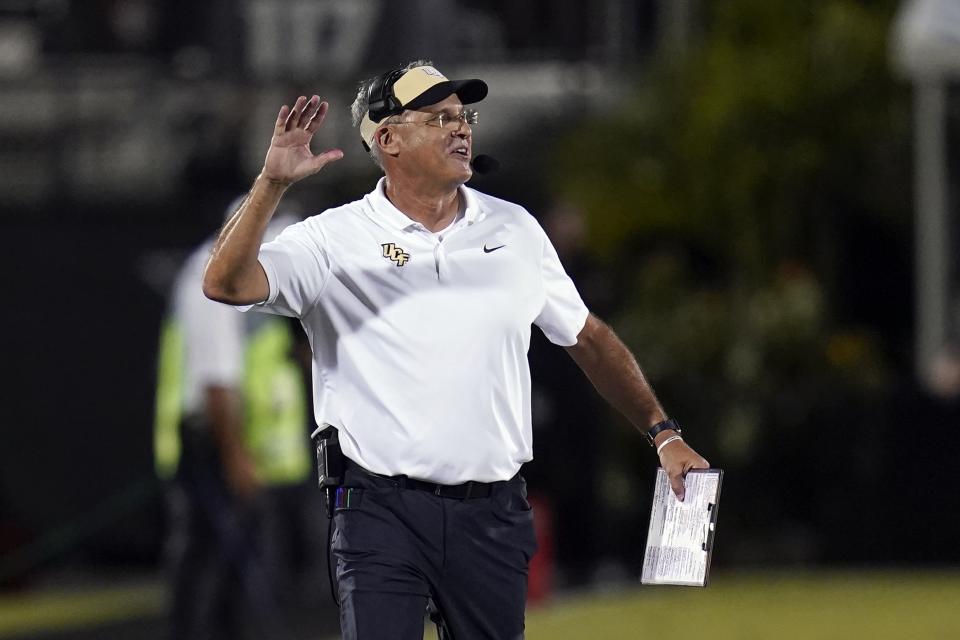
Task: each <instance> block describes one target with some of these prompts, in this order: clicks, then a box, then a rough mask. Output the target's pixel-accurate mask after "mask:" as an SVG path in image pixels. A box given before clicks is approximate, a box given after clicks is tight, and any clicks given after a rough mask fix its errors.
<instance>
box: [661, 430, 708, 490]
mask: <svg viewBox="0 0 960 640" xmlns="http://www.w3.org/2000/svg"><path fill="white" fill-rule="evenodd" d="M673 435H676V434H675V433H674V432H672V431H664V432H663V433H658V434H657V438H656V440H655V441H654V442H655V444H656V445H658V446H659V445H660V444H661V443H662V442H664V441H666V439H667V438H668V437H670V436H673ZM658 441H659V442H658ZM660 465H661V466H662V467H663V470H664V471H666V472H667V477H668V478H669V479H670V486H671V487H672V488H673V492H674V493H675V494H677V499H678V500H680V501H681V502H682V501H683V496H684V493H685V489H684V485H683V478H684V476H686V475H687V471H690V469H709V468H710V463H709V462H707V461H706V459H705V458H704V457H703V456H701V455H700V454H699V453H697V452H696V451H694V450H693V449H691V448H690V447H689V446H688V445H687V443H686V442H684V441H683V440H679V439H678V440H674V441H673V442H671V443H670V444H668V445H667V446H665V447H664V448H663V450H662V451H661V452H660Z"/></svg>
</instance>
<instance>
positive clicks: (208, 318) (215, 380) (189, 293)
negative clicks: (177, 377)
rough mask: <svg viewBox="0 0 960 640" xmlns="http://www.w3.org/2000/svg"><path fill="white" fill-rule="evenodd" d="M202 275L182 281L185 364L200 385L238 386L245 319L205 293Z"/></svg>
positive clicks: (181, 306)
mask: <svg viewBox="0 0 960 640" xmlns="http://www.w3.org/2000/svg"><path fill="white" fill-rule="evenodd" d="M201 274H202V272H201V271H199V270H198V272H197V273H196V274H190V277H188V278H186V279H185V281H184V282H182V283H181V287H182V290H181V295H180V314H179V317H180V321H181V323H182V325H183V330H184V338H185V340H186V344H187V349H186V358H187V362H186V367H187V370H188V371H190V372H191V381H192V382H193V383H194V384H195V385H196V386H197V387H198V388H201V389H202V388H206V387H209V386H223V387H236V386H239V385H240V384H241V379H242V376H243V327H244V325H243V323H244V318H243V316H242V315H240V314H239V313H237V312H236V310H235V309H234V308H233V307H231V306H229V305H226V304H221V303H219V302H214V301H213V300H210V299H208V298H207V297H206V296H204V295H203V292H202V290H201Z"/></svg>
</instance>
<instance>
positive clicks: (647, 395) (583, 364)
mask: <svg viewBox="0 0 960 640" xmlns="http://www.w3.org/2000/svg"><path fill="white" fill-rule="evenodd" d="M567 352H568V353H569V354H570V356H571V357H572V358H573V359H574V361H576V363H577V364H578V365H579V366H580V368H581V369H582V370H583V372H584V373H585V374H586V375H587V377H588V378H589V379H590V382H592V383H593V386H594V387H596V389H597V391H598V392H599V393H600V395H601V396H603V397H604V399H605V400H606V401H607V402H609V403H610V404H611V405H613V407H614V408H616V409H617V410H618V411H620V413H622V414H623V415H624V416H626V417H627V419H628V420H630V422H631V423H632V424H633V425H634V426H635V427H636V428H637V429H638V430H640V431H641V432H643V433H646V432H647V431H648V430H649V429H650V427H651V426H653V425H654V424H656V423H658V422H661V421H663V420H666V419H667V416H666V414H665V413H664V411H663V408H662V407H661V406H660V403H659V401H658V400H657V397H656V395H654V393H653V389H652V388H651V387H650V384H649V383H648V382H647V379H646V377H645V376H644V375H643V371H642V370H641V369H640V365H639V364H637V359H636V358H634V357H633V354H632V353H630V350H629V349H628V348H627V346H626V345H625V344H623V342H622V341H621V340H620V338H618V337H617V335H616V334H615V333H614V332H613V330H612V329H611V328H610V327H608V326H607V325H606V324H605V323H604V322H603V321H602V320H600V319H599V318H597V317H596V316H594V315H593V314H590V316H588V317H587V322H586V324H585V325H584V327H583V329H582V330H581V331H580V334H579V335H578V336H577V344H575V345H573V346H572V347H567Z"/></svg>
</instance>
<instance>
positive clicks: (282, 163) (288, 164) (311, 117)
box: [261, 96, 343, 185]
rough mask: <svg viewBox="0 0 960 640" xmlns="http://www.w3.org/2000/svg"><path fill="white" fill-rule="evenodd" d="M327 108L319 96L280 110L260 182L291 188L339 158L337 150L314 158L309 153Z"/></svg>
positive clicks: (300, 99)
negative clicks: (262, 179) (262, 178)
mask: <svg viewBox="0 0 960 640" xmlns="http://www.w3.org/2000/svg"><path fill="white" fill-rule="evenodd" d="M329 106H330V105H328V104H327V103H326V102H321V101H320V96H313V97H311V98H310V99H309V100H307V98H306V97H305V96H300V97H299V98H297V101H296V103H294V105H293V108H292V109H291V108H290V107H288V106H287V105H283V106H282V107H281V108H280V113H279V114H278V115H277V123H276V126H275V127H274V129H273V138H272V139H271V140H270V149H269V150H268V151H267V158H266V160H264V162H263V172H262V174H261V175H262V176H263V177H264V178H266V179H267V180H270V181H272V182H276V183H280V184H283V185H291V184H293V183H294V182H297V181H298V180H302V179H303V178H306V177H307V176H312V175H313V174H315V173H316V172H318V171H320V169H323V167H325V166H326V165H327V164H328V163H330V162H333V161H335V160H339V159H340V158H342V157H343V151H341V150H340V149H328V150H327V151H324V152H323V153H320V154H317V155H314V154H313V152H312V151H310V140H311V139H312V138H313V134H314V133H316V132H317V129H319V128H320V125H321V124H323V119H324V118H325V117H326V115H327V109H328V108H329Z"/></svg>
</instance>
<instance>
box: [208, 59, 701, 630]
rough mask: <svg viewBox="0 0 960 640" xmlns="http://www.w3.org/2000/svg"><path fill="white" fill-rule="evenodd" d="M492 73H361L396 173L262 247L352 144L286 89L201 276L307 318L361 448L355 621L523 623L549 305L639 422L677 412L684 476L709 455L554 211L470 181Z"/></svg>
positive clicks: (377, 138)
mask: <svg viewBox="0 0 960 640" xmlns="http://www.w3.org/2000/svg"><path fill="white" fill-rule="evenodd" d="M486 93H487V85H486V84H485V83H484V82H483V81H481V80H460V81H450V80H447V78H446V77H444V76H443V75H442V74H441V73H440V72H439V71H437V70H436V69H435V68H433V67H432V66H430V64H429V63H425V62H417V63H411V64H410V65H407V67H404V68H400V69H396V70H393V71H391V72H389V73H386V74H384V75H382V76H380V77H378V78H375V79H374V80H372V81H368V82H366V83H363V84H362V85H361V87H360V92H359V94H358V96H357V101H356V102H355V103H354V105H353V114H354V120H355V124H356V125H359V130H360V135H361V139H362V141H363V145H364V147H365V148H367V149H369V151H370V152H371V154H372V155H373V157H374V159H375V160H376V161H377V162H378V164H379V165H380V166H381V167H382V169H383V172H384V174H385V176H384V178H382V179H381V180H380V182H379V183H378V184H377V186H376V188H375V189H374V190H373V191H372V192H371V193H369V194H367V195H366V196H365V197H364V198H363V199H362V200H358V201H356V202H352V203H350V204H347V205H344V206H342V207H337V208H334V209H330V210H328V211H326V212H325V213H323V214H322V215H320V216H314V217H312V218H309V219H307V220H306V221H304V222H302V223H300V224H298V225H294V226H293V227H291V228H289V229H287V230H286V231H285V232H284V233H283V234H281V236H279V237H278V238H277V240H275V241H274V242H271V243H267V244H265V245H264V246H263V248H262V249H261V248H260V237H261V234H262V233H263V229H264V228H266V225H267V222H268V220H269V219H270V216H271V214H272V213H273V211H274V209H275V208H276V206H277V204H278V203H279V202H280V198H281V197H282V196H283V194H284V192H285V191H286V190H287V188H289V186H290V185H292V184H293V183H294V182H296V181H298V180H300V179H302V178H305V177H307V176H309V175H312V174H314V173H316V172H318V171H320V170H321V169H322V168H323V167H324V166H326V165H327V164H329V163H330V162H333V161H335V160H338V159H340V158H341V157H342V156H343V152H342V151H340V150H339V149H331V150H328V151H325V152H324V153H321V154H319V155H313V153H312V152H311V151H310V147H309V143H310V140H311V138H312V137H313V135H314V133H316V131H317V130H318V128H319V127H320V125H321V124H322V122H323V119H324V116H325V115H326V113H327V108H328V106H327V103H326V102H321V101H320V98H319V97H318V96H313V97H311V98H310V99H307V98H306V97H304V96H301V97H300V98H298V99H297V101H296V103H295V104H294V105H293V107H292V108H290V107H287V106H286V105H284V106H283V107H282V108H281V109H280V113H279V115H278V117H277V121H276V125H275V129H274V133H273V139H272V140H271V144H270V148H269V150H268V151H267V156H266V159H265V161H264V167H263V171H262V172H261V173H260V175H259V176H258V177H257V179H256V180H255V182H254V184H253V187H252V189H251V190H250V194H249V196H248V198H247V201H246V202H245V203H244V205H243V206H241V207H240V209H239V211H238V212H237V214H236V215H235V216H234V217H233V218H232V219H231V220H230V221H229V222H228V223H227V224H226V225H225V227H224V229H223V231H222V232H221V235H220V238H219V240H218V241H217V244H216V247H215V248H214V251H213V253H212V255H211V257H210V261H209V263H208V264H207V270H206V273H205V275H204V282H203V288H204V292H205V293H206V294H207V296H209V297H211V298H213V299H215V300H221V301H224V302H228V303H231V304H235V305H256V306H257V307H258V308H260V309H263V310H266V311H270V312H273V313H280V314H284V315H291V316H295V317H298V318H300V320H301V322H302V323H303V326H304V328H305V329H306V331H307V333H308V334H309V335H310V337H311V344H312V345H313V354H314V361H313V373H314V394H315V409H316V419H317V424H319V425H321V428H323V427H325V426H327V425H330V426H332V427H335V428H336V429H337V430H338V431H339V439H340V443H341V445H342V448H343V452H344V454H345V455H346V457H347V460H348V466H347V471H346V474H345V486H344V487H343V488H342V489H340V490H338V492H337V499H336V505H335V507H336V512H335V515H334V527H335V530H334V531H335V532H334V536H333V552H334V554H335V556H336V559H337V580H338V587H339V593H340V598H341V602H342V605H341V616H340V620H341V627H342V630H343V633H344V636H345V637H347V638H361V639H362V640H369V639H371V638H390V639H391V640H397V639H398V638H399V639H407V638H417V639H419V638H421V637H422V633H423V617H422V616H423V611H424V606H425V605H426V604H427V601H428V599H429V600H431V601H432V604H433V605H434V606H435V607H436V608H437V609H438V610H439V612H440V614H441V615H442V618H443V620H444V621H445V623H446V626H447V628H448V630H449V632H450V633H451V634H452V636H453V637H454V638H458V639H460V640H463V639H465V638H469V639H472V638H519V637H522V635H523V625H524V622H523V620H524V600H525V593H526V576H527V566H528V563H529V560H530V557H531V555H532V554H533V553H534V551H535V543H534V534H533V526H532V517H531V514H530V512H529V504H528V503H527V501H526V490H525V485H524V481H523V479H522V478H521V477H520V476H519V475H518V472H519V469H520V466H521V465H522V464H523V463H524V462H526V461H528V460H530V459H531V457H532V443H531V437H530V377H529V369H528V365H527V359H526V351H527V346H528V344H529V339H530V329H531V324H536V325H537V326H538V327H540V329H541V330H543V332H544V333H545V334H546V336H547V337H548V338H549V339H550V340H551V341H552V342H554V343H556V344H560V345H563V346H565V347H566V348H567V350H568V352H569V353H570V355H571V356H573V358H574V360H575V361H576V362H577V363H578V364H579V365H580V367H581V368H582V369H583V370H584V372H585V373H586V374H587V376H588V377H589V378H590V380H591V381H592V382H593V383H594V385H595V386H596V387H597V389H598V390H599V391H600V392H601V394H602V395H603V396H604V397H605V398H607V400H609V401H610V402H612V403H613V404H614V405H615V406H616V407H617V408H618V409H619V410H620V411H622V412H623V413H624V414H625V415H626V416H627V417H628V418H629V419H630V420H631V421H632V422H633V424H634V425H636V427H637V428H638V429H640V430H641V431H642V432H648V431H650V430H651V427H654V426H655V425H658V426H656V428H655V432H656V433H655V434H654V435H655V439H654V442H655V444H656V445H660V446H663V449H662V450H661V462H662V464H663V466H664V468H665V469H666V470H667V471H668V473H669V474H670V478H671V481H672V482H673V488H674V491H676V493H677V495H678V496H680V497H682V496H683V476H684V474H685V473H686V472H687V471H688V470H689V469H692V468H702V467H706V466H707V462H706V460H704V459H703V458H701V457H700V456H699V455H697V454H696V453H695V452H694V451H693V450H692V449H690V448H689V447H688V446H687V445H686V444H685V443H684V442H683V440H682V439H680V438H679V437H678V435H679V432H678V430H677V427H676V423H675V422H672V421H667V416H666V415H665V414H664V412H663V410H662V409H661V407H660V405H659V403H658V402H657V400H656V398H655V397H654V394H653V392H652V391H651V389H650V387H649V386H648V384H647V382H646V381H645V379H644V377H643V374H642V373H641V371H640V368H639V367H638V366H637V363H636V361H635V359H634V358H633V356H632V355H631V354H630V352H629V351H628V350H627V348H626V347H625V346H624V345H623V344H622V343H621V342H620V341H619V340H618V339H617V337H616V336H615V335H614V334H613V332H612V331H611V330H610V329H609V328H608V327H607V326H606V325H605V324H603V323H602V322H601V321H600V320H599V319H597V318H596V317H594V316H592V315H590V314H589V313H588V311H587V309H586V307H585V306H584V305H583V302H582V301H581V299H580V296H579V295H578V294H577V291H576V288H575V287H574V285H573V283H572V282H571V281H570V279H569V278H568V277H567V276H566V274H565V273H564V271H563V268H562V267H561V266H560V263H559V260H558V259H557V255H556V252H555V251H554V249H553V247H552V246H551V244H550V242H549V240H547V238H546V235H545V234H544V233H543V230H542V229H541V228H540V226H539V225H538V224H537V223H536V221H535V220H534V219H533V218H532V217H531V216H530V215H529V214H528V213H527V212H526V211H525V210H524V209H523V208H521V207H519V206H518V205H515V204H512V203H509V202H505V201H503V200H499V199H497V198H493V197H490V196H487V195H485V194H482V193H480V192H478V191H475V190H473V189H469V188H467V187H465V186H464V183H466V182H467V180H469V179H470V177H471V174H472V172H471V167H470V158H471V152H472V144H473V125H474V124H476V122H477V116H476V113H475V112H473V111H471V110H467V109H465V108H464V104H470V103H475V102H478V101H480V100H482V99H483V98H484V97H485V96H486ZM668 441H669V444H667V442H668ZM570 459H571V465H572V469H571V472H572V473H575V472H576V470H575V460H576V454H575V452H571V456H570Z"/></svg>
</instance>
